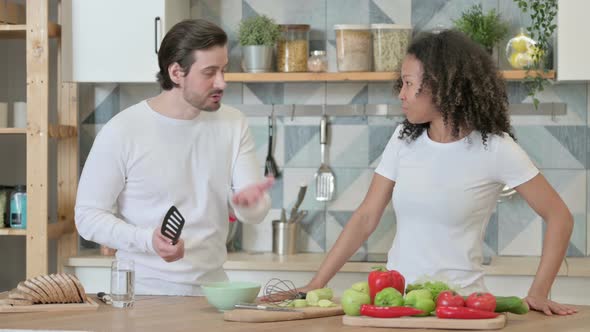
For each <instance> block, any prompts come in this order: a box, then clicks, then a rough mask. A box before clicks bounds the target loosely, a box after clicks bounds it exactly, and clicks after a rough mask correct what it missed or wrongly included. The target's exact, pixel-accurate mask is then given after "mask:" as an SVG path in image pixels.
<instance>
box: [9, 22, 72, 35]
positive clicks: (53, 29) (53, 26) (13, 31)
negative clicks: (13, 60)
mask: <svg viewBox="0 0 590 332" xmlns="http://www.w3.org/2000/svg"><path fill="white" fill-rule="evenodd" d="M47 33H48V35H49V37H50V38H57V37H60V35H61V26H60V25H59V24H57V23H53V22H49V23H48V24H47ZM26 38H27V25H26V24H0V39H26Z"/></svg>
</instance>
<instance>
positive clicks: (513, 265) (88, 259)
mask: <svg viewBox="0 0 590 332" xmlns="http://www.w3.org/2000/svg"><path fill="white" fill-rule="evenodd" d="M325 256H326V255H325V254H323V253H301V254H297V255H290V256H279V255H275V254H272V253H247V252H234V253H229V254H228V258H227V261H226V262H225V264H224V265H223V267H224V269H226V270H242V271H254V270H256V271H302V272H305V271H309V272H314V271H317V270H318V268H319V266H320V264H321V263H322V261H323V259H324V257H325ZM112 260H113V257H111V256H100V255H98V253H97V251H84V252H82V253H81V255H79V256H75V257H70V258H69V259H68V260H67V262H66V266H70V267H110V266H111V261H112ZM539 261H540V258H539V257H534V256H495V257H493V258H492V261H491V264H490V265H484V270H485V273H486V275H489V276H494V275H504V276H511V275H514V276H534V275H535V273H536V271H537V267H538V266H539ZM380 264H383V265H384V264H385V263H384V262H347V263H346V264H344V266H343V267H342V269H341V270H340V272H370V271H371V268H372V267H373V266H375V265H380ZM558 276H568V277H590V257H581V258H578V257H568V258H566V259H565V261H564V262H563V264H562V265H561V268H560V269H559V272H558Z"/></svg>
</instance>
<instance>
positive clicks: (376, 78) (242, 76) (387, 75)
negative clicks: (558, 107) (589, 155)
mask: <svg viewBox="0 0 590 332" xmlns="http://www.w3.org/2000/svg"><path fill="white" fill-rule="evenodd" d="M501 73H502V75H503V76H504V78H505V79H506V80H511V81H514V80H523V79H524V78H525V77H526V70H504V71H502V72H501ZM543 75H544V76H545V77H546V78H548V79H554V78H555V71H553V70H552V71H549V72H548V73H547V74H543ZM397 78H399V72H350V73H340V72H333V73H226V74H225V80H226V82H242V83H256V82H311V81H320V82H347V81H349V82H359V81H360V82H387V81H392V80H395V79H397Z"/></svg>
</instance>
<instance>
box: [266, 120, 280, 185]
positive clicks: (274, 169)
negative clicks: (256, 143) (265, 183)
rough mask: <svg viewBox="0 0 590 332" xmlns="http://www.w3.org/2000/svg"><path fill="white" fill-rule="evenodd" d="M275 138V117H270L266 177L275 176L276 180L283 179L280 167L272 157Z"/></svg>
mask: <svg viewBox="0 0 590 332" xmlns="http://www.w3.org/2000/svg"><path fill="white" fill-rule="evenodd" d="M273 136H274V126H273V117H272V116H269V117H268V153H267V154H266V162H265V163H264V176H269V175H270V176H273V177H274V178H275V179H278V178H280V177H281V172H280V171H279V167H278V166H277V163H276V161H275V158H274V157H273V156H272V148H273V139H272V138H273Z"/></svg>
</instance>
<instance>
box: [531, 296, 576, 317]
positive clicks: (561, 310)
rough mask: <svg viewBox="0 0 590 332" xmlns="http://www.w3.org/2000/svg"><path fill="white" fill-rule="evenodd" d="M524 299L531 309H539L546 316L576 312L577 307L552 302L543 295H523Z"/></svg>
mask: <svg viewBox="0 0 590 332" xmlns="http://www.w3.org/2000/svg"><path fill="white" fill-rule="evenodd" d="M524 300H525V301H526V302H527V303H528V305H529V307H531V309H533V310H537V311H541V312H543V313H544V314H545V315H547V316H551V315H553V314H558V315H572V314H575V313H576V312H578V309H576V308H574V307H572V306H569V305H565V304H560V303H557V302H553V301H551V300H549V299H548V298H546V297H543V296H535V295H529V296H527V297H525V298H524Z"/></svg>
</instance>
